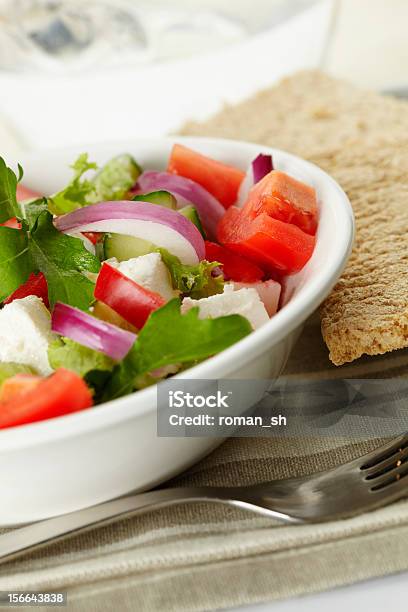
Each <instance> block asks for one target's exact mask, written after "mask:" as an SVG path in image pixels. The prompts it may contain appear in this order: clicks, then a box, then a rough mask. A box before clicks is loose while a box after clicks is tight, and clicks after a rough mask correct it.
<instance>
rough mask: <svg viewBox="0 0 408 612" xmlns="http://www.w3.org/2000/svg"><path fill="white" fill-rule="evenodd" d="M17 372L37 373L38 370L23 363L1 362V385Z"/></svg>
mask: <svg viewBox="0 0 408 612" xmlns="http://www.w3.org/2000/svg"><path fill="white" fill-rule="evenodd" d="M16 374H36V372H35V370H33V368H31V367H30V366H27V365H23V364H21V363H12V362H6V363H0V387H1V385H2V384H3V383H4V381H5V380H7V379H8V378H11V377H12V376H15V375H16Z"/></svg>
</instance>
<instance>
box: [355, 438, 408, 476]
mask: <svg viewBox="0 0 408 612" xmlns="http://www.w3.org/2000/svg"><path fill="white" fill-rule="evenodd" d="M407 446H408V433H405V434H403V435H402V436H400V437H399V438H396V439H394V440H391V442H389V443H388V444H385V445H384V446H381V447H380V448H377V449H376V450H375V451H373V452H371V453H369V454H368V455H366V456H365V457H360V458H359V459H357V460H356V461H355V462H354V463H360V470H368V469H370V468H373V467H375V466H376V465H378V464H379V463H381V462H383V461H385V460H386V459H388V458H389V457H392V456H393V455H395V454H396V453H398V452H399V451H400V450H401V449H405V448H406V447H407ZM361 463H362V465H361Z"/></svg>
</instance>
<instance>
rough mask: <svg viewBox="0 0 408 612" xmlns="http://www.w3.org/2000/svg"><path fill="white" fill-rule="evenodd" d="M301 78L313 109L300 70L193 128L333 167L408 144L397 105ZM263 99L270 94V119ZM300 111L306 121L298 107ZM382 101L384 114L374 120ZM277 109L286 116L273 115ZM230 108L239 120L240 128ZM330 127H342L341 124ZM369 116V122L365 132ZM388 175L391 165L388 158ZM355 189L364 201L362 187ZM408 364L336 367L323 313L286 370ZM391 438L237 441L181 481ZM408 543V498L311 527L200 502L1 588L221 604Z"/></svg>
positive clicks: (266, 593) (360, 573)
mask: <svg viewBox="0 0 408 612" xmlns="http://www.w3.org/2000/svg"><path fill="white" fill-rule="evenodd" d="M302 78H303V84H304V85H306V84H308V87H307V89H306V90H305V91H304V94H305V96H306V94H307V92H308V91H309V86H311V85H313V88H314V89H313V91H314V96H315V100H316V102H315V104H314V105H312V107H311V110H310V113H307V112H306V110H305V108H304V107H302V104H301V101H302V94H301V89H302V88H301V87H299V85H298V81H297V80H296V79H297V77H292V80H289V81H287V82H285V83H283V84H281V85H278V86H277V87H276V89H274V90H271V91H270V92H265V93H263V94H261V98H255V99H253V100H252V101H249V102H247V106H246V107H245V108H244V109H243V108H242V107H241V109H237V108H236V109H229V111H227V112H226V113H225V114H224V115H223V116H222V117H218V118H216V119H214V120H213V121H212V122H210V123H208V124H203V125H197V124H196V125H194V126H192V125H190V126H189V127H188V128H186V129H185V130H184V132H187V133H195V134H197V133H203V134H205V135H209V136H211V135H214V136H216V135H220V136H224V135H227V136H229V137H234V138H245V139H249V140H254V141H260V142H264V143H265V144H271V142H272V141H273V140H275V135H276V140H277V141H278V142H277V143H275V144H278V146H281V147H283V148H287V149H289V150H292V151H295V152H299V150H300V149H301V152H302V153H303V154H304V155H305V156H307V157H311V158H312V159H315V160H318V161H319V163H320V164H321V165H323V166H324V167H329V166H330V159H331V158H332V156H333V151H334V149H336V148H338V147H339V146H347V147H353V148H355V149H354V150H355V152H356V159H358V156H359V155H361V154H362V152H363V151H365V150H366V148H367V143H368V141H369V142H370V146H372V147H374V148H375V147H376V146H382V143H383V142H384V138H385V140H386V141H387V143H388V145H387V146H390V147H392V146H394V145H395V146H396V147H401V146H402V143H403V142H404V138H405V136H404V133H403V131H402V130H400V129H398V126H399V127H401V122H402V119H401V117H400V119H399V120H398V119H397V117H390V120H389V121H388V122H387V134H385V131H386V130H385V129H384V122H383V123H382V125H378V124H377V120H378V117H379V116H381V112H382V113H383V114H386V113H387V112H388V110H389V102H388V100H383V99H381V98H378V97H375V103H374V101H373V104H372V105H371V107H370V106H367V107H365V106H364V105H362V104H360V102H362V100H366V99H367V98H363V97H362V96H361V94H359V93H358V92H355V91H354V90H353V89H352V88H349V87H348V86H346V85H342V84H337V82H335V81H331V80H330V79H327V78H326V77H324V76H321V75H318V74H314V73H313V74H308V75H303V77H302ZM291 90H292V91H291ZM279 95H281V96H282V98H283V97H284V98H286V101H287V102H286V103H287V109H288V112H287V113H284V112H283V109H278V106H277V105H276V106H275V109H274V108H273V107H270V113H269V114H268V113H267V112H266V110H265V108H266V109H268V107H269V104H268V100H269V97H268V96H272V97H274V96H275V97H276V96H279ZM325 96H326V100H327V98H330V99H331V100H332V102H333V109H336V110H335V117H333V116H332V117H331V119H329V118H328V117H327V111H325V110H324V109H325V108H326V107H325V104H324V102H323V99H324V98H325ZM260 99H261V101H262V99H264V100H266V101H267V104H266V106H262V105H261V106H262V109H263V111H262V112H261V113H259V112H258V111H259V103H260V102H259V101H260ZM363 106H364V107H363ZM296 108H298V109H299V113H298V116H297V124H296V127H294V125H293V119H294V114H293V113H292V112H290V110H291V109H296ZM370 108H374V109H376V110H375V114H376V120H373V122H372V124H370V117H369V116H368V115H369V114H370V111H369V109H370ZM251 109H252V111H251ZM257 109H258V110H257ZM316 109H320V110H316ZM342 109H343V110H342ZM345 109H348V112H346V111H345ZM381 109H382V111H381ZM243 111H244V112H243ZM274 111H275V112H277V113H279V114H278V116H277V117H275V116H274V117H273V120H272V121H271V120H270V116H271V115H273V114H274ZM343 111H344V115H343V114H342V113H343ZM401 113H403V114H404V113H405V118H406V120H408V119H407V116H408V107H405V106H403V105H402V106H401ZM226 116H229V117H230V120H228V121H227V123H225V121H224V119H225V117H226ZM299 117H300V118H299ZM302 118H303V119H302ZM328 121H329V122H330V121H331V122H332V124H331V127H330V129H328V125H329V124H328V123H327V122H328ZM320 122H322V123H320ZM363 122H364V125H365V126H366V127H365V128H364V129H360V127H359V125H360V123H363ZM271 126H276V130H274V129H271ZM390 126H391V128H390ZM332 128H333V129H332ZM334 132H335V133H334ZM285 144H286V146H285ZM338 171H341V175H342V177H341V178H342V184H343V186H344V187H345V188H346V189H348V188H349V187H350V186H351V185H352V184H354V185H355V173H354V171H353V168H343V170H341V169H339V168H338ZM382 172H383V173H384V174H386V173H387V163H384V165H383V167H382ZM355 189H356V191H355V192H354V198H357V196H358V186H356V187H355ZM354 198H353V199H354ZM407 369H408V351H407V350H402V351H395V352H393V353H390V354H387V355H382V356H378V357H370V358H369V357H362V358H361V359H359V360H358V361H356V362H354V363H352V364H350V365H347V366H342V367H341V368H337V369H336V368H335V366H333V365H332V364H331V363H330V361H329V359H328V353H327V349H326V347H325V345H324V343H323V340H322V337H321V332H320V322H319V319H318V317H317V316H314V317H312V318H311V319H310V320H309V322H308V324H307V325H306V326H305V329H304V332H303V334H302V336H301V338H300V340H299V342H298V344H297V346H296V348H295V350H294V351H293V355H292V357H291V359H290V361H289V363H288V366H287V369H286V373H287V374H288V375H290V376H295V377H296V376H299V377H300V376H301V377H303V378H324V377H326V376H338V377H341V378H361V377H370V378H384V377H399V376H404V375H406V373H407ZM378 444H379V442H378V441H376V440H366V441H364V440H359V441H357V440H356V439H354V440H351V439H347V438H346V437H342V438H340V437H336V438H334V437H333V438H330V437H316V438H312V437H310V438H305V437H303V438H301V439H300V438H288V437H285V438H277V437H276V438H273V439H270V438H269V439H265V438H257V439H254V438H239V439H229V440H228V441H226V442H225V443H224V444H223V445H222V446H220V447H219V448H218V449H217V450H216V451H215V452H213V453H212V454H211V455H210V456H208V457H207V458H205V459H204V460H202V461H201V462H200V463H198V464H197V465H195V466H194V467H193V468H191V469H190V470H189V471H188V472H186V473H185V474H182V475H181V476H179V477H178V478H176V479H174V480H173V481H172V482H171V483H170V485H171V486H185V485H192V486H196V485H197V486H199V485H231V486H232V485H239V484H252V483H256V482H261V481H264V480H269V479H275V478H287V477H290V476H295V475H302V474H307V473H312V472H315V471H318V470H326V469H328V468H331V467H333V466H335V465H338V464H340V463H343V462H346V461H348V460H350V459H352V458H355V457H357V456H359V455H362V454H364V453H366V452H369V451H370V450H372V449H373V448H375V447H376V446H378ZM407 548H408V501H401V502H399V503H396V504H394V505H392V506H389V507H387V508H384V509H381V510H378V511H375V512H372V513H368V514H365V515H363V516H360V517H356V518H352V519H347V520H341V521H335V522H330V523H325V524H319V525H308V526H284V525H281V524H279V523H278V522H276V521H274V520H270V519H266V518H260V517H257V516H253V515H251V514H248V513H246V512H244V511H240V510H238V509H231V508H226V507H225V508H224V507H222V506H215V505H211V504H197V505H189V506H179V507H173V508H170V509H163V510H161V511H157V512H154V513H150V514H146V515H144V516H139V517H136V518H133V519H129V520H126V521H122V522H121V523H118V524H116V525H113V526H108V527H104V528H101V529H99V530H97V531H93V532H89V533H87V534H84V535H81V536H77V537H75V538H73V539H71V540H69V541H66V542H62V543H58V544H55V545H53V546H51V547H49V548H47V549H42V550H40V551H38V552H36V553H33V554H31V555H30V556H26V557H25V558H23V559H20V560H16V561H13V562H10V563H8V564H6V565H1V566H0V590H5V589H16V590H17V589H18V590H26V589H30V590H46V589H48V590H67V591H68V609H70V610H74V611H78V612H92V611H94V610H95V611H96V610H98V612H101V611H102V612H111V611H112V610H121V611H125V612H126V611H129V612H130V611H131V610H132V611H133V610H135V609H136V610H138V611H148V612H150V611H158V610H166V611H173V610H174V611H177V612H182V611H202V610H213V609H220V608H226V607H231V606H238V605H243V604H248V603H251V602H261V601H266V600H273V599H279V598H286V597H292V596H296V595H301V594H305V593H312V592H317V591H321V590H325V589H328V588H331V587H334V586H339V585H345V584H350V583H353V582H356V581H359V580H364V579H367V578H371V577H375V576H382V575H386V574H390V573H393V572H398V571H403V570H407V569H408V555H407V552H406V551H407ZM50 609H51V608H50Z"/></svg>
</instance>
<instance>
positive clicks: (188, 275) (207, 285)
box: [157, 249, 224, 300]
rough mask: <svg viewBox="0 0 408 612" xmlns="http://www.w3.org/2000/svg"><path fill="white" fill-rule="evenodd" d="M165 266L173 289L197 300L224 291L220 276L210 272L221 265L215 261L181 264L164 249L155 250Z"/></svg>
mask: <svg viewBox="0 0 408 612" xmlns="http://www.w3.org/2000/svg"><path fill="white" fill-rule="evenodd" d="M157 251H158V252H159V253H160V255H161V257H162V260H163V262H164V263H165V265H166V266H167V268H168V270H169V272H170V276H171V279H172V282H173V288H174V289H178V290H179V291H180V292H181V293H183V294H187V295H189V296H190V297H192V298H194V299H196V300H199V299H200V298H205V297H209V296H210V295H215V294H217V293H222V292H223V291H224V279H223V277H222V276H212V271H213V270H214V268H217V267H218V266H220V265H221V264H220V263H218V262H217V261H212V262H208V261H200V263H198V264H197V265H196V266H188V265H185V264H182V263H181V261H180V260H179V258H178V257H176V256H175V255H172V254H171V253H169V252H168V251H166V249H157Z"/></svg>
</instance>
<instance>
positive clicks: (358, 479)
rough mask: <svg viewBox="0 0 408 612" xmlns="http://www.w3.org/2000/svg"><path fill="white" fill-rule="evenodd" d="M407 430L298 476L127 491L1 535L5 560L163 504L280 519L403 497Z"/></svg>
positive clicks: (370, 506) (0, 558) (330, 514)
mask: <svg viewBox="0 0 408 612" xmlns="http://www.w3.org/2000/svg"><path fill="white" fill-rule="evenodd" d="M407 475H408V434H405V435H403V436H400V437H399V438H396V439H395V440H393V441H392V442H390V443H388V444H387V445H385V446H383V447H381V448H379V449H377V450H375V451H374V452H372V453H369V454H368V455H365V456H364V457H360V458H359V459H355V460H354V461H350V462H349V463H346V464H344V465H341V466H339V467H336V468H334V469H331V470H328V471H326V472H319V473H317V474H312V475H310V476H305V477H301V478H290V479H287V480H273V481H271V482H264V483H261V484H258V485H253V486H246V487H200V488H177V487H176V488H167V489H157V490H154V491H149V492H148V493H140V494H137V495H129V496H126V497H121V498H118V499H115V500H113V501H109V502H105V503H103V504H99V505H97V506H92V507H90V508H86V509H84V510H79V511H76V512H71V513H70V514H65V515H62V516H58V517H56V518H52V519H47V520H45V521H41V522H38V523H34V524H33V525H29V526H28V527H22V528H20V529H17V530H15V531H11V532H9V533H6V534H4V535H2V536H0V562H4V561H7V560H10V559H11V558H14V557H16V556H19V555H21V554H23V553H24V552H28V551H31V550H33V549H36V548H38V547H40V546H44V545H47V544H49V543H51V542H53V541H55V540H60V539H63V538H66V537H69V536H72V535H75V534H77V533H78V532H82V531H85V530H90V529H92V528H94V527H97V526H100V525H107V524H110V523H113V522H115V521H118V520H120V519H123V518H128V517H130V516H133V515H136V514H142V513H144V512H148V511H149V512H150V511H152V510H156V509H158V508H163V507H164V506H170V505H174V504H181V503H191V502H218V503H223V504H228V505H230V506H235V507H238V508H242V509H244V510H250V511H253V512H256V513H258V514H261V515H263V516H269V517H272V518H274V519H278V520H280V521H282V522H284V523H295V524H296V523H297V524H299V523H316V522H323V521H329V520H333V519H338V518H346V517H351V516H354V515H356V514H361V513H363V512H367V511H369V510H374V509H375V508H379V507H382V506H385V505H387V504H390V503H391V502H394V501H396V500H398V499H401V498H402V497H404V496H408V478H406V476H407Z"/></svg>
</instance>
